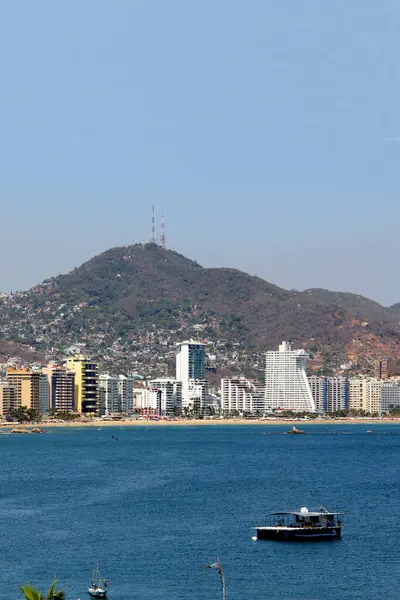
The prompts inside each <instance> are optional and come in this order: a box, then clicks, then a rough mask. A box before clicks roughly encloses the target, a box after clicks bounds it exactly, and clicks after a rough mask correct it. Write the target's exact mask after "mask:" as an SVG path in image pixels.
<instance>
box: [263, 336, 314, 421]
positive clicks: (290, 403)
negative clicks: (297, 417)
mask: <svg viewBox="0 0 400 600" xmlns="http://www.w3.org/2000/svg"><path fill="white" fill-rule="evenodd" d="M307 359H308V354H307V353H306V352H305V351H304V350H292V347H291V345H290V344H289V343H288V342H282V344H280V346H279V350H278V351H277V352H275V351H273V352H266V353H265V391H264V398H265V407H266V409H269V408H272V409H278V408H279V409H283V410H293V411H299V412H300V411H307V412H314V411H315V404H314V400H313V396H312V393H311V388H310V383H309V381H308V377H307V373H306V365H307Z"/></svg>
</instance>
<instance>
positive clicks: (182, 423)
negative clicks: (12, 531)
mask: <svg viewBox="0 0 400 600" xmlns="http://www.w3.org/2000/svg"><path fill="white" fill-rule="evenodd" d="M399 423H400V417H399V418H393V419H385V418H384V419H357V418H355V419H344V420H341V419H329V420H326V421H325V420H310V421H296V420H295V419H294V420H283V419H274V420H265V419H210V420H208V419H179V420H176V421H166V420H161V421H151V420H147V419H145V420H130V419H125V420H120V421H117V420H115V421H114V420H104V421H100V420H98V421H97V420H96V421H89V422H82V421H65V422H63V423H54V422H51V421H49V422H47V421H41V422H39V423H0V429H8V428H12V429H14V428H15V429H18V428H31V427H32V428H35V427H40V428H41V429H48V428H56V427H64V428H65V427H75V428H76V427H92V428H93V427H96V428H98V429H99V428H101V427H144V426H145V427H153V426H154V427H196V426H213V425H214V426H215V425H222V426H232V425H236V426H238V425H258V426H261V425H264V426H266V427H268V426H269V425H273V426H278V425H286V426H288V427H292V426H293V425H295V426H297V427H299V428H303V427H304V426H306V425H325V426H329V425H379V424H384V425H389V424H393V425H396V424H399Z"/></svg>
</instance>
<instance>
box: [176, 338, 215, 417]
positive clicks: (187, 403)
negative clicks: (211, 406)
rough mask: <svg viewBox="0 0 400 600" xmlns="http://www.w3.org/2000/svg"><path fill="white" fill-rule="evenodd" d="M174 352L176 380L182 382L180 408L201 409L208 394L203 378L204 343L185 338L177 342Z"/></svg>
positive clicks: (204, 405)
mask: <svg viewBox="0 0 400 600" xmlns="http://www.w3.org/2000/svg"><path fill="white" fill-rule="evenodd" d="M175 354H176V380H177V381H180V382H181V383H182V408H191V409H196V410H199V411H202V410H203V409H204V408H205V407H206V403H207V396H208V385H207V381H206V380H205V379H204V372H205V344H203V343H202V342H196V341H194V340H187V341H184V342H181V343H179V344H177V346H176V349H175Z"/></svg>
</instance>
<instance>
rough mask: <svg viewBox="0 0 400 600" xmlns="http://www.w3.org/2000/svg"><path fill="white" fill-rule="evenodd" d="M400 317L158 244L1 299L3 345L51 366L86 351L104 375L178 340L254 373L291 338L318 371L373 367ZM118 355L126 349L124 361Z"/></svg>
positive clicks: (112, 255)
mask: <svg viewBox="0 0 400 600" xmlns="http://www.w3.org/2000/svg"><path fill="white" fill-rule="evenodd" d="M398 310H400V305H399V308H396V305H394V306H393V307H389V308H385V307H383V306H381V305H380V304H379V303H377V302H375V301H373V300H370V299H368V298H365V297H363V296H361V295H357V294H351V293H346V292H331V291H329V290H325V289H322V288H311V289H308V290H304V291H297V290H285V289H283V288H280V287H279V286H276V285H274V284H272V283H270V282H268V281H266V280H264V279H262V278H260V277H257V276H254V275H249V274H247V273H244V272H243V271H240V270H237V269H232V268H224V267H214V268H205V267H202V266H201V265H200V264H199V263H197V262H196V261H194V260H191V259H189V258H187V257H185V256H183V255H182V254H179V253H178V252H175V251H173V250H165V249H163V248H161V247H160V246H158V245H155V244H134V245H128V246H122V247H115V248H110V249H109V250H106V251H105V252H103V253H101V254H98V255H97V256H94V257H93V258H91V259H89V260H88V261H86V262H84V263H83V264H82V265H81V266H80V267H77V268H75V269H73V270H72V271H71V272H70V273H66V274H62V275H57V276H55V277H52V278H48V279H45V280H44V281H43V282H42V283H40V284H38V285H36V286H34V287H33V288H31V289H30V290H27V291H26V292H17V293H15V294H13V295H8V296H5V297H3V298H1V299H0V338H3V339H4V340H7V341H12V342H16V343H19V344H25V345H28V346H31V347H32V348H33V349H34V350H35V351H37V352H40V353H43V354H45V355H46V356H47V357H57V356H61V355H63V354H65V353H68V352H70V351H72V350H73V347H74V346H77V345H80V344H81V345H82V344H83V345H84V346H83V348H84V349H85V350H86V351H88V352H90V353H91V354H92V355H94V357H95V358H97V359H98V360H100V361H101V362H102V363H104V364H105V365H106V366H107V365H111V364H112V363H113V361H114V362H115V363H116V364H117V366H118V367H120V368H122V367H123V368H125V369H128V368H130V369H132V365H133V363H135V361H131V360H130V359H129V356H128V355H129V353H133V355H134V356H138V354H137V353H139V354H140V348H138V347H139V346H142V347H144V346H146V347H149V348H150V350H149V352H150V354H151V353H153V354H154V355H159V354H160V349H161V350H162V354H163V355H168V353H169V352H171V348H173V344H174V342H175V341H178V340H179V339H182V338H183V337H199V336H201V337H202V338H205V339H208V340H210V342H212V345H214V346H215V348H217V347H218V345H220V346H221V344H225V345H226V347H227V350H226V351H227V352H231V353H232V354H234V352H235V350H234V349H235V348H237V349H238V350H237V352H239V353H240V354H241V359H240V360H239V361H236V366H235V360H236V359H235V358H234V357H233V358H232V361H233V366H234V367H235V368H236V369H237V370H240V369H245V367H246V365H247V367H250V366H251V365H250V362H251V361H250V358H249V357H250V355H251V356H252V359H253V362H254V361H257V360H258V359H257V356H259V355H260V353H261V352H262V351H263V350H265V349H266V348H268V349H273V348H275V347H276V346H277V344H278V343H279V342H280V341H281V340H282V339H289V340H291V341H293V342H294V344H295V346H298V347H300V346H302V347H306V348H308V349H309V350H310V351H311V352H312V354H313V357H314V361H313V362H314V365H313V367H315V368H316V369H318V368H321V367H323V366H325V367H327V368H328V367H329V368H334V369H337V368H338V367H339V366H340V362H341V361H349V360H351V361H353V362H354V363H355V364H356V365H357V366H360V367H363V368H366V367H368V366H370V364H371V361H372V360H373V356H372V352H373V351H372V348H373V345H374V344H376V353H377V356H381V355H382V353H385V354H386V353H390V354H393V353H396V352H397V351H398V344H399V341H400V325H399V315H398V312H397V311H398ZM146 336H147V337H146ZM146 340H147V341H146ZM363 344H364V345H365V347H366V348H369V349H368V351H367V350H366V351H365V353H364V354H365V355H364V354H363V350H362V346H363ZM115 346H118V347H120V348H122V350H120V351H119V354H118V353H117V354H118V356H116V352H115V351H114V350H112V349H113V348H115ZM358 346H360V350H359V351H356V350H355V348H357V347H358ZM370 346H371V348H370ZM71 348H72V350H71ZM124 354H125V355H126V356H125V358H124ZM222 354H223V352H222ZM246 354H247V359H246ZM350 356H352V358H350ZM136 362H137V361H136ZM167 362H168V356H167ZM139 363H140V360H139Z"/></svg>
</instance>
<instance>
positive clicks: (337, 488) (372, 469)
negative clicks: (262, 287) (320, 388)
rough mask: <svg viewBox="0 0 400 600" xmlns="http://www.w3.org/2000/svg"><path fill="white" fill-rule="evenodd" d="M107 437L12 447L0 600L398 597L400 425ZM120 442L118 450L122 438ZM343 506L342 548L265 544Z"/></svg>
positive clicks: (104, 432) (6, 445)
mask: <svg viewBox="0 0 400 600" xmlns="http://www.w3.org/2000/svg"><path fill="white" fill-rule="evenodd" d="M286 429H287V427H281V426H279V427H277V426H266V425H264V426H258V425H254V426H244V427H243V426H242V427H240V426H237V427H236V426H217V425H216V426H210V427H167V426H166V427H131V428H121V427H115V428H114V427H113V428H109V427H107V428H106V427H104V428H102V429H101V430H97V429H91V428H87V429H78V428H77V429H75V428H71V429H54V430H53V431H52V432H51V433H49V434H48V435H42V436H40V435H26V436H22V435H21V436H17V435H14V436H3V435H2V436H0V446H1V451H0V465H1V468H0V536H1V542H2V544H1V558H0V562H1V569H0V584H1V598H4V599H6V600H16V599H18V598H21V594H20V593H19V592H18V586H19V585H21V584H23V583H27V582H31V583H33V584H36V585H38V586H39V587H41V588H43V590H44V589H47V587H48V586H49V585H50V583H51V580H52V578H53V576H54V575H56V576H57V577H58V580H59V584H60V586H61V587H62V588H63V589H64V590H65V591H66V592H67V598H68V599H69V600H76V599H77V598H80V599H81V600H83V599H85V600H86V599H87V598H88V594H87V587H88V583H89V578H90V572H91V570H92V568H93V567H94V566H95V564H96V563H97V562H98V563H99V565H100V568H101V570H102V573H103V574H104V575H105V576H106V577H107V578H108V581H109V599H110V600H133V599H138V600H139V599H140V600H150V599H152V600H167V599H168V600H173V599H182V600H183V599H185V600H187V599H188V598H190V599H191V600H200V599H202V600H204V599H207V600H211V599H213V598H215V599H219V598H220V597H221V589H220V581H219V576H218V573H217V571H214V570H211V569H208V570H202V569H200V566H201V565H206V564H209V563H212V562H214V561H215V555H216V554H218V555H219V557H220V559H221V562H222V564H223V566H224V570H225V574H226V582H227V595H228V599H229V600H235V599H237V600H239V599H240V600H245V599H246V600H250V599H251V600H261V599H263V600H265V599H269V600H273V599H276V598H281V599H286V598H293V599H298V600H301V599H302V600H326V599H327V598H329V599H333V600H336V599H340V600H344V599H346V600H351V599H361V598H362V599H364V600H365V599H371V600H372V599H374V600H376V599H378V598H379V599H380V598H385V599H398V598H399V597H400V565H399V561H400V555H399V552H398V544H399V533H400V515H399V491H400V487H399V484H400V474H399V456H400V454H399V453H400V426H396V425H393V426H392V425H382V424H381V425H374V426H373V430H374V432H375V434H374V435H367V434H366V430H367V429H368V426H366V425H357V426H353V425H347V424H346V425H343V426H341V427H340V426H324V425H308V426H307V425H306V426H305V427H304V429H305V430H306V431H307V433H309V435H304V436H290V435H280V432H283V431H285V430H286ZM112 435H114V436H117V437H118V438H119V441H115V440H113V439H112V437H111V436H112ZM321 504H323V505H325V506H327V507H328V508H329V509H338V510H343V511H344V513H345V516H344V529H343V538H342V540H340V541H328V542H319V543H318V542H317V543H296V542H295V543H290V542H287V543H279V542H268V541H257V542H253V541H252V539H251V538H252V534H253V532H252V530H251V526H252V525H253V524H255V523H257V522H258V523H259V522H261V523H262V522H263V520H265V517H266V516H268V514H269V513H270V512H272V511H274V510H281V509H290V508H299V507H300V506H308V507H309V508H310V507H316V506H319V505H321Z"/></svg>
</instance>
